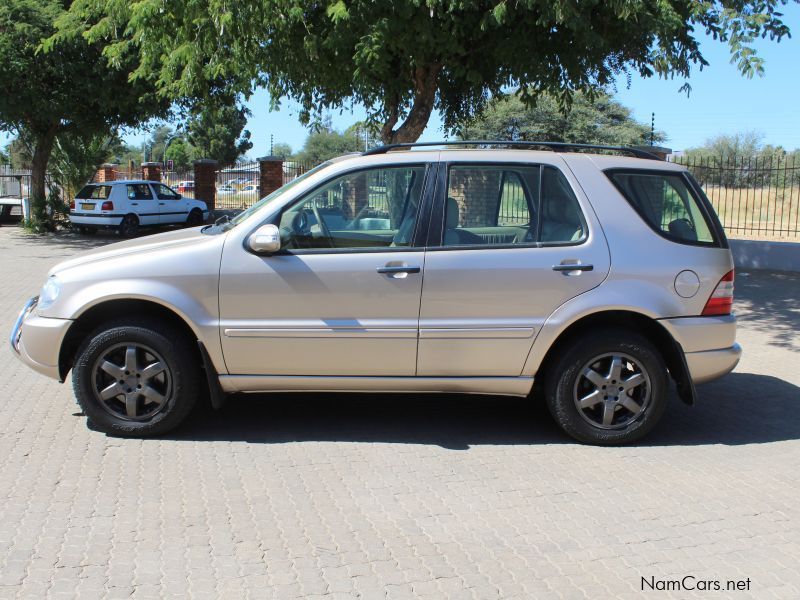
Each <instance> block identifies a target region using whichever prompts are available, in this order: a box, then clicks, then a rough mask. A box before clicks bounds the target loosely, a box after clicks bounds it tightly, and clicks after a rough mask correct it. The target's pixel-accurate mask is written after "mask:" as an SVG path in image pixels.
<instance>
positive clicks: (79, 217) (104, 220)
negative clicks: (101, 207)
mask: <svg viewBox="0 0 800 600" xmlns="http://www.w3.org/2000/svg"><path fill="white" fill-rule="evenodd" d="M69 220H70V222H72V223H74V224H75V225H94V226H95V227H116V226H118V225H119V224H120V223H122V216H120V215H96V216H95V215H86V214H80V213H70V214H69Z"/></svg>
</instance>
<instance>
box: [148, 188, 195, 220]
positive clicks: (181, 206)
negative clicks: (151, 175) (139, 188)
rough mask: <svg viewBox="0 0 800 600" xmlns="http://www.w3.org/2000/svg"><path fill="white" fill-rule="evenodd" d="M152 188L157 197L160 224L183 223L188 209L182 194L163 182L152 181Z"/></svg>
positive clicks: (187, 214)
mask: <svg viewBox="0 0 800 600" xmlns="http://www.w3.org/2000/svg"><path fill="white" fill-rule="evenodd" d="M153 188H154V189H155V191H156V197H157V198H158V222H159V223H160V224H162V225H168V224H171V223H185V222H186V218H187V217H188V216H189V209H188V203H187V201H186V200H185V199H184V198H183V196H181V195H180V194H179V193H177V192H176V191H175V190H173V189H172V188H171V187H169V186H166V185H164V184H163V183H154V184H153Z"/></svg>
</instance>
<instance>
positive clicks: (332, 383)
mask: <svg viewBox="0 0 800 600" xmlns="http://www.w3.org/2000/svg"><path fill="white" fill-rule="evenodd" d="M219 382H220V385H221V386H222V389H223V390H224V391H225V392H372V393H385V392H395V393H413V392H423V393H425V392H431V393H453V394H492V395H501V396H522V397H524V396H527V395H528V394H530V392H531V389H532V387H533V377H326V376H305V375H302V376H301V375H220V376H219Z"/></svg>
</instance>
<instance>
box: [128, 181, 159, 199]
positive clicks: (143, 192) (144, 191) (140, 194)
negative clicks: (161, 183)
mask: <svg viewBox="0 0 800 600" xmlns="http://www.w3.org/2000/svg"><path fill="white" fill-rule="evenodd" d="M127 188H128V198H130V199H131V200H152V199H153V194H152V192H150V186H149V185H147V184H146V183H133V184H130V185H128V186H127Z"/></svg>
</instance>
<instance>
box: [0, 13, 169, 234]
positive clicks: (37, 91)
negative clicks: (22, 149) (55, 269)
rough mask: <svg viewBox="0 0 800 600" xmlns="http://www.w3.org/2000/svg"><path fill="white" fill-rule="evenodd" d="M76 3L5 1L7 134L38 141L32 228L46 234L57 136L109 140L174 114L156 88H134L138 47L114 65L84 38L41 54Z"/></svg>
mask: <svg viewBox="0 0 800 600" xmlns="http://www.w3.org/2000/svg"><path fill="white" fill-rule="evenodd" d="M69 4H70V3H67V2H63V1H58V0H3V1H2V2H0V130H2V131H7V132H14V133H19V132H20V131H22V130H24V131H25V132H26V135H27V136H29V139H30V140H31V146H32V155H31V167H32V170H33V174H32V178H31V179H32V181H31V201H32V212H33V221H34V226H35V227H37V228H42V229H44V228H51V227H52V222H51V219H50V217H49V216H48V213H47V210H46V205H45V196H46V190H45V179H44V177H45V172H46V169H47V165H48V162H49V159H50V155H51V152H52V150H53V147H54V145H55V143H56V137H57V136H59V135H61V134H68V135H71V136H72V135H74V136H80V137H81V138H83V139H89V138H92V137H93V136H95V135H100V134H105V135H107V134H108V133H109V132H110V131H113V130H114V129H115V128H116V127H118V126H125V125H133V124H136V123H138V122H139V121H140V120H141V119H142V118H143V117H146V116H151V115H154V114H165V113H166V111H167V110H168V108H169V101H168V100H166V99H163V98H157V97H156V96H155V94H154V87H153V85H152V82H149V81H147V80H136V81H129V78H128V75H129V72H130V70H131V69H132V67H133V66H134V64H135V61H136V60H138V58H137V56H136V54H135V53H133V52H131V50H134V48H128V49H127V50H126V49H125V48H123V47H122V46H120V45H115V49H114V52H115V53H116V56H115V59H114V61H112V62H111V63H109V62H108V61H107V60H105V59H104V57H103V51H104V45H103V43H102V42H100V41H95V42H92V43H87V41H86V40H85V39H84V38H83V37H82V36H80V35H79V34H78V33H77V32H74V33H73V34H65V35H64V36H62V37H61V38H60V39H59V40H58V43H55V42H54V41H53V42H51V43H49V44H47V47H46V49H43V48H42V42H43V41H44V40H46V39H47V38H49V37H50V36H52V35H53V34H55V32H56V29H55V26H54V22H55V21H56V20H57V19H59V18H61V17H63V16H64V15H65V10H66V8H65V7H67V6H69Z"/></svg>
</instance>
